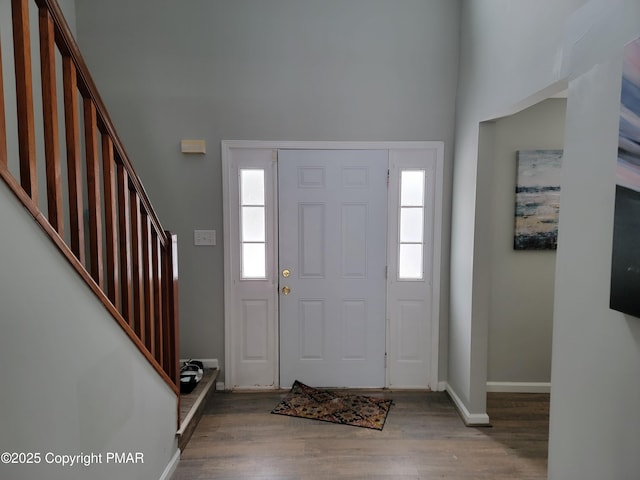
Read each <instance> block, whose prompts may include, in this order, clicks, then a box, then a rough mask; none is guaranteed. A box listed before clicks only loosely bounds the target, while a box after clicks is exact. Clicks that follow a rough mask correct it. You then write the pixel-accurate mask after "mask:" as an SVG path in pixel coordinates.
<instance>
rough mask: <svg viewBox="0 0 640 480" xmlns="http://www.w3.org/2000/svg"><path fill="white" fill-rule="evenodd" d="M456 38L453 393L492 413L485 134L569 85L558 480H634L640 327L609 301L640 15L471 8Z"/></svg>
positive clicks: (554, 420) (555, 381)
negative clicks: (625, 116)
mask: <svg viewBox="0 0 640 480" xmlns="http://www.w3.org/2000/svg"><path fill="white" fill-rule="evenodd" d="M583 4H585V6H584V7H583V8H579V7H581V6H582V5H583ZM461 31H462V38H461V46H462V59H461V60H462V61H461V71H460V75H461V79H460V87H459V97H458V98H459V103H458V109H457V130H456V134H457V137H456V155H455V165H454V170H455V172H456V173H455V177H454V200H453V219H452V224H453V230H452V239H453V242H452V260H451V262H452V263H451V277H452V285H451V289H452V290H451V296H452V309H451V313H452V314H451V326H450V339H451V340H450V371H449V381H450V383H451V384H452V385H453V386H454V387H455V388H457V389H458V390H459V392H460V398H461V399H463V400H464V401H465V402H466V405H467V406H468V408H469V410H470V411H471V412H475V411H478V409H479V411H483V409H484V397H485V395H484V386H483V382H484V381H485V380H486V376H485V378H478V376H474V375H473V373H474V369H476V368H481V367H477V365H478V364H482V363H483V362H484V363H485V364H486V357H485V358H482V356H481V355H479V354H478V353H477V352H480V353H482V344H483V342H486V335H487V329H488V321H487V318H488V308H487V309H486V310H483V308H476V302H478V305H479V307H484V306H485V305H484V304H483V302H484V299H483V298H481V294H484V293H486V292H484V291H483V290H482V288H480V286H479V284H480V282H479V280H480V279H481V278H482V276H483V275H484V274H486V273H487V272H486V271H483V268H485V265H484V264H483V263H482V262H481V261H479V258H481V256H482V255H483V254H486V253H488V252H489V251H490V250H491V248H490V245H488V243H487V240H488V237H486V236H480V238H475V239H474V235H475V233H476V232H477V231H478V230H480V231H481V229H480V228H479V227H478V226H477V225H476V219H478V218H480V219H482V218H483V217H482V212H483V209H485V208H486V207H487V204H486V203H482V202H478V201H477V200H476V199H481V200H485V199H486V197H487V195H486V194H485V193H484V192H483V190H484V189H485V188H486V186H485V184H483V183H479V182H478V183H477V184H476V180H477V178H481V177H482V171H481V170H482V167H484V165H480V166H478V155H477V152H478V147H479V145H478V131H479V128H478V125H479V123H480V122H482V121H484V120H488V119H491V118H496V117H498V116H502V115H504V114H507V113H513V112H515V111H518V110H520V109H521V108H523V107H524V106H528V105H532V104H534V103H536V102H537V101H538V100H540V99H541V98H544V97H546V96H547V95H548V94H549V93H551V92H553V91H554V90H555V89H560V88H562V85H561V84H562V82H563V80H568V82H569V96H568V101H567V113H566V125H565V138H564V153H565V154H564V161H563V178H562V198H561V206H560V209H561V214H560V216H561V218H560V238H559V248H558V251H557V256H556V282H555V295H554V297H555V305H554V326H553V348H552V351H553V353H552V354H553V364H552V375H551V379H552V390H551V422H550V445H549V450H550V451H549V478H551V479H558V480H564V479H574V478H580V479H593V480H596V479H602V478H616V479H635V478H637V476H638V472H640V457H639V456H638V455H637V451H638V448H639V447H640V416H638V414H637V405H638V399H639V398H640V383H638V381H637V379H638V377H639V376H640V319H637V318H632V317H629V316H625V315H623V314H620V313H617V312H614V311H611V310H609V308H608V298H609V272H610V265H611V263H610V262H611V243H612V242H611V236H612V228H613V199H614V191H615V189H614V186H615V162H616V149H617V127H618V112H619V95H620V75H621V66H622V62H621V55H622V48H623V45H624V44H625V43H626V42H628V41H630V40H631V39H632V38H634V37H636V36H638V35H640V2H638V1H637V0H597V1H596V0H594V1H591V2H588V3H586V2H583V1H571V0H563V1H558V0H546V1H542V2H540V1H539V2H510V1H509V0H481V1H479V0H469V1H466V2H463V7H462V25H461ZM478 168H480V170H478ZM474 255H475V258H474ZM474 280H475V282H474ZM478 295H480V297H477V296H478ZM476 344H479V346H478V348H476Z"/></svg>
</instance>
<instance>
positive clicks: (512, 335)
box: [487, 98, 567, 383]
mask: <svg viewBox="0 0 640 480" xmlns="http://www.w3.org/2000/svg"><path fill="white" fill-rule="evenodd" d="M566 104H567V102H566V100H565V99H561V98H558V99H549V100H545V101H543V102H541V103H539V104H537V105H534V106H533V107H530V108H528V109H526V110H523V111H522V112H519V113H516V114H514V115H511V116H508V117H505V118H501V119H499V120H496V121H495V143H494V151H493V152H492V153H493V155H492V156H491V161H493V162H494V165H493V169H492V170H493V175H492V183H493V185H492V186H493V188H492V189H491V190H492V192H493V195H492V201H491V209H490V210H491V212H492V213H491V215H492V221H491V235H492V240H491V252H490V256H491V276H490V277H489V278H488V279H487V282H488V283H489V284H490V289H491V291H490V294H489V295H490V305H489V352H488V372H487V377H488V378H487V379H488V381H490V382H531V383H536V382H550V381H551V332H552V328H553V293H554V285H555V282H554V279H555V265H556V253H555V251H552V250H540V251H536V250H527V251H522V250H520V251H516V250H514V249H513V233H514V201H515V195H514V192H515V181H516V152H517V150H527V149H558V150H561V149H562V145H563V139H564V121H565V110H566Z"/></svg>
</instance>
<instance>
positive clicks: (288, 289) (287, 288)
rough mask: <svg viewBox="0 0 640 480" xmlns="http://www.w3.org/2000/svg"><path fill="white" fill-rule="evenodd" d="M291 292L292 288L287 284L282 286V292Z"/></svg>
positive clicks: (285, 293) (287, 293)
mask: <svg viewBox="0 0 640 480" xmlns="http://www.w3.org/2000/svg"><path fill="white" fill-rule="evenodd" d="M290 292H291V289H290V288H289V287H287V286H284V287H282V294H283V295H289V293H290Z"/></svg>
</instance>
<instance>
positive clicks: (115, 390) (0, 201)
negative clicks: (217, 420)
mask: <svg viewBox="0 0 640 480" xmlns="http://www.w3.org/2000/svg"><path fill="white" fill-rule="evenodd" d="M0 225H2V230H1V231H0V232H1V233H0V239H1V241H0V244H1V245H2V248H0V265H2V267H1V268H0V305H2V308H1V309H0V324H1V325H2V334H1V335H0V364H1V365H3V368H2V369H1V370H0V384H2V388H0V405H2V413H1V414H0V431H1V432H2V435H0V452H39V453H41V455H42V461H41V463H40V464H39V465H5V464H0V477H1V478H6V479H9V478H10V479H12V480H20V479H25V480H27V479H29V480H30V479H36V478H47V479H52V480H53V479H60V480H63V479H64V480H68V479H86V478H91V479H95V480H97V479H105V480H106V479H113V478H128V479H140V480H143V479H144V480H148V479H155V478H160V476H161V475H162V472H163V470H164V469H165V467H166V466H167V464H168V463H169V462H170V460H171V459H172V458H173V456H174V454H175V453H176V451H177V450H176V449H177V444H176V440H175V432H176V429H177V399H176V396H175V394H174V393H173V392H172V391H171V389H169V387H168V386H167V385H166V384H165V383H164V381H163V380H162V379H161V378H160V376H159V375H157V373H156V372H155V371H154V370H153V368H152V367H151V366H150V365H149V363H148V362H147V360H146V359H145V358H144V357H143V356H142V354H141V353H140V352H139V351H138V350H137V348H136V347H135V346H134V345H133V343H132V342H131V341H130V340H129V339H128V338H127V337H126V335H125V334H124V332H123V331H122V329H121V328H120V327H119V326H118V325H117V324H116V322H115V321H114V320H113V318H112V317H111V315H110V314H109V313H108V312H107V311H106V309H105V308H104V306H103V305H102V303H100V301H98V299H97V298H96V297H95V295H94V294H93V292H91V291H90V290H89V288H88V287H87V286H86V284H85V283H84V281H83V280H82V279H81V278H80V277H79V276H78V275H77V273H76V272H75V270H73V269H72V267H71V266H70V265H69V264H68V262H67V261H66V260H65V259H64V257H63V256H62V255H60V253H59V252H58V250H57V249H56V248H55V247H54V245H53V243H52V242H51V241H50V240H49V238H48V237H46V235H45V234H44V233H43V232H42V230H41V229H40V227H39V226H38V225H37V223H36V222H35V221H34V220H33V219H32V218H31V217H30V216H29V214H28V213H27V211H26V210H25V209H24V208H23V207H22V205H21V204H20V203H19V202H18V201H17V200H16V199H15V197H14V196H13V194H12V193H11V192H10V191H9V189H8V187H6V185H5V184H4V183H2V182H0ZM49 452H51V453H54V454H80V453H82V452H84V453H96V454H100V453H102V454H103V464H94V465H92V466H89V467H78V466H76V467H73V468H71V467H63V466H60V465H55V464H47V463H46V460H45V454H46V453H49ZM107 452H141V453H142V454H143V455H144V463H143V464H137V465H119V466H114V465H107V464H106V454H107Z"/></svg>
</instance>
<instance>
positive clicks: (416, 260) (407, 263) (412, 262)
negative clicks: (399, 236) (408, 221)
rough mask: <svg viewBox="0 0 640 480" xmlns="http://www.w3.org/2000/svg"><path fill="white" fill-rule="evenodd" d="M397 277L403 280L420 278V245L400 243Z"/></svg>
mask: <svg viewBox="0 0 640 480" xmlns="http://www.w3.org/2000/svg"><path fill="white" fill-rule="evenodd" d="M398 277H399V278H400V279H404V280H420V279H422V245H420V244H418V245H416V244H408V245H400V258H399V259H398Z"/></svg>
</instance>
